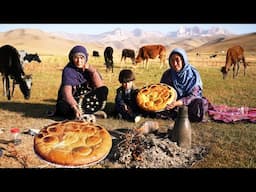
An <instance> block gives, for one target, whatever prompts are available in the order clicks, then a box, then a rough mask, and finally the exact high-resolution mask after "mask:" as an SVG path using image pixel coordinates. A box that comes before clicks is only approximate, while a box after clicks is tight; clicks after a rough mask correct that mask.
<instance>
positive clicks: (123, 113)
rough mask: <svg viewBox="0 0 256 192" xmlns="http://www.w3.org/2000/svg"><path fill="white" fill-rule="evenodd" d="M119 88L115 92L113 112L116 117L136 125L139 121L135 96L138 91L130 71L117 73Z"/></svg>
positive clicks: (124, 70)
mask: <svg viewBox="0 0 256 192" xmlns="http://www.w3.org/2000/svg"><path fill="white" fill-rule="evenodd" d="M118 79H119V82H120V83H121V86H120V87H119V88H117V90H116V97H115V110H116V112H117V113H118V117H119V118H121V119H125V120H128V121H132V122H135V123H138V122H139V121H140V120H141V117H140V115H139V113H140V112H139V107H138V106H137V102H136V96H137V93H138V89H137V88H135V85H134V80H135V75H134V73H133V72H132V70H130V69H123V70H121V71H120V73H119V78H118Z"/></svg>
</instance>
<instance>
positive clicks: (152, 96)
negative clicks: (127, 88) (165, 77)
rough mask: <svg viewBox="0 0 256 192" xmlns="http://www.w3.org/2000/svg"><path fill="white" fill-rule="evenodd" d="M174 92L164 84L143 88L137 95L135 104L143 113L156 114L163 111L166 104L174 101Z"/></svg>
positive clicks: (175, 97) (175, 96) (175, 95)
mask: <svg viewBox="0 0 256 192" xmlns="http://www.w3.org/2000/svg"><path fill="white" fill-rule="evenodd" d="M176 99H177V92H176V90H175V89H174V88H173V87H171V86H169V85H167V84H164V83H157V84H151V85H148V86H145V87H143V88H141V89H140V91H139V92H138V94H137V98H136V101H137V104H138V106H139V107H140V108H142V109H143V110H145V111H151V112H157V111H161V110H164V108H165V107H166V105H167V104H170V103H172V102H173V101H176Z"/></svg>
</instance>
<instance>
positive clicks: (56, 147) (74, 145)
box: [34, 121, 112, 166]
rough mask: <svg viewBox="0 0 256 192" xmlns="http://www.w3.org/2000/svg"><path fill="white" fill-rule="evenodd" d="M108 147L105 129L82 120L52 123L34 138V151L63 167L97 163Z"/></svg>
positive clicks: (109, 136)
mask: <svg viewBox="0 0 256 192" xmlns="http://www.w3.org/2000/svg"><path fill="white" fill-rule="evenodd" d="M111 147H112V138H111V135H110V134H109V133H108V131H107V130H106V129H105V128H103V127H102V126H100V125H98V124H93V123H88V122H84V121H63V122H59V123H54V124H51V125H48V126H46V127H44V128H42V129H41V130H40V132H39V134H37V135H36V136H35V137H34V150H35V152H36V153H37V154H38V155H39V156H40V157H41V158H42V159H44V160H46V161H48V162H51V163H54V164H58V165H64V166H84V165H91V164H93V163H96V162H98V161H100V160H102V159H103V158H105V157H106V156H107V155H108V153H109V151H110V149H111Z"/></svg>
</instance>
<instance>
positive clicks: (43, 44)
mask: <svg viewBox="0 0 256 192" xmlns="http://www.w3.org/2000/svg"><path fill="white" fill-rule="evenodd" d="M72 37H74V38H73V39H72ZM83 37H85V36H79V38H78V37H77V35H74V36H72V34H69V35H68V37H67V34H66V33H64V34H62V35H57V34H56V33H54V34H53V33H48V32H44V31H41V30H37V29H16V30H11V31H7V32H3V33H0V45H5V44H10V45H13V46H14V47H16V48H17V49H18V50H22V49H23V50H26V51H28V52H31V53H33V52H37V53H38V54H39V55H65V56H67V54H68V52H69V50H70V49H71V48H72V47H73V46H74V45H77V44H81V45H84V46H85V47H86V48H87V49H88V51H89V54H91V55H92V50H98V51H99V52H100V55H103V51H104V48H105V47H106V46H113V47H114V49H115V51H114V54H118V55H121V50H122V49H123V48H133V49H135V51H136V52H137V51H138V49H139V48H140V47H141V46H143V45H146V44H158V43H159V44H163V45H165V46H166V47H167V51H168V52H170V51H171V50H172V49H173V48H174V47H182V48H184V49H185V50H187V51H191V50H193V51H202V52H211V51H221V50H225V51H226V49H227V48H229V47H230V46H232V45H235V44H240V45H241V46H243V47H244V48H245V50H246V51H253V52H255V51H256V44H255V42H256V33H251V34H246V35H226V34H217V35H211V36H209V35H208V36H205V35H204V36H192V37H177V38H171V37H166V36H164V35H162V34H159V33H151V32H143V31H141V30H139V29H136V30H134V31H133V32H132V34H131V33H127V32H124V31H121V30H119V31H118V30H116V31H112V32H106V33H103V34H100V40H101V41H100V42H99V41H98V40H97V41H96V40H95V39H94V40H95V41H94V40H93V39H91V37H88V36H86V38H83ZM93 38H96V37H95V36H94V37H93ZM97 38H99V37H97ZM119 38H121V39H122V40H120V39H119ZM86 40H87V41H86Z"/></svg>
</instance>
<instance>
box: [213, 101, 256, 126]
mask: <svg viewBox="0 0 256 192" xmlns="http://www.w3.org/2000/svg"><path fill="white" fill-rule="evenodd" d="M208 114H209V116H210V117H211V118H212V119H213V120H216V121H223V122H225V123H232V122H236V121H248V122H252V123H256V108H249V107H228V106H226V105H218V106H217V105H212V107H211V109H208Z"/></svg>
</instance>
